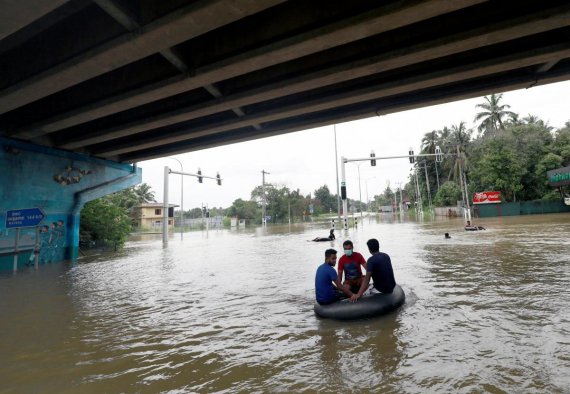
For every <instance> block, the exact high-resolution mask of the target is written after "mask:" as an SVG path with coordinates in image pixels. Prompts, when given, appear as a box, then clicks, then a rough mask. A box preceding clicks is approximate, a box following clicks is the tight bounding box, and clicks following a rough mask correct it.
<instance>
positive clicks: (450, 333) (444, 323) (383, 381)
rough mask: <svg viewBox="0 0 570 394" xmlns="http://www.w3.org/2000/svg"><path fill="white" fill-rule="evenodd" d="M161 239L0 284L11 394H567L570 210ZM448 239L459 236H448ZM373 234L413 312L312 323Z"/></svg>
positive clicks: (1, 344) (2, 381)
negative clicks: (341, 266)
mask: <svg viewBox="0 0 570 394" xmlns="http://www.w3.org/2000/svg"><path fill="white" fill-rule="evenodd" d="M475 224H478V225H483V226H485V227H486V228H487V230H486V231H478V232H465V231H463V229H462V222H461V221H460V220H459V219H452V220H436V221H427V220H426V221H423V222H416V221H400V220H399V219H398V218H396V219H393V218H391V217H382V218H369V219H368V218H365V219H364V220H363V223H361V225H360V227H359V228H358V229H351V230H350V231H349V232H348V234H346V235H345V234H343V231H338V230H337V239H336V241H333V242H331V243H327V242H324V243H315V242H308V241H307V240H308V239H312V238H314V237H316V236H326V235H327V234H328V229H327V228H326V227H325V225H317V224H314V225H311V224H305V225H294V226H280V227H270V228H267V229H261V228H257V229H245V230H239V231H236V230H233V231H230V230H214V231H209V232H207V233H206V232H194V233H186V234H185V235H184V237H183V239H180V235H179V234H174V235H172V236H171V238H170V243H169V247H168V248H167V249H163V248H162V245H161V238H160V235H152V236H145V237H141V238H139V239H137V240H133V241H131V242H129V243H128V244H127V246H126V248H125V249H124V250H122V251H120V252H119V253H118V254H111V255H109V254H101V255H96V256H91V257H85V258H81V259H80V260H79V261H78V262H77V263H76V264H74V265H72V264H71V263H62V264H51V265H44V266H40V268H39V270H38V271H34V270H33V269H30V270H29V271H21V272H18V273H17V274H16V275H12V274H11V273H3V274H2V275H0V393H39V392H41V393H82V394H85V393H123V392H124V393H133V392H137V393H191V392H198V393H233V392H315V391H318V392H356V391H364V392H382V393H418V392H453V393H570V290H569V286H570V242H569V240H570V238H569V236H568V235H569V233H570V215H568V214H555V215H536V216H524V217H505V218H493V219H481V220H476V223H475ZM445 232H449V233H450V234H451V236H452V238H451V239H444V233H445ZM372 237H375V238H378V239H379V240H380V248H381V250H382V251H384V252H387V253H388V254H390V255H391V257H392V262H393V266H394V271H395V276H396V280H397V282H398V283H399V284H400V285H401V286H402V288H403V289H404V291H405V292H406V295H407V299H406V304H405V305H404V306H403V307H402V308H401V309H399V310H397V311H396V312H394V313H391V314H389V315H386V316H383V317H379V318H374V319H369V320H362V321H355V322H336V321H330V320H321V319H318V318H316V317H315V315H314V313H313V297H314V290H313V281H314V273H315V270H316V268H317V266H318V265H319V264H320V263H321V262H322V261H323V258H324V256H323V255H324V250H325V249H326V248H327V247H331V246H332V247H335V248H336V249H338V250H342V246H341V245H342V241H343V240H344V239H346V238H350V239H351V240H353V241H354V243H355V250H357V251H360V252H362V253H363V254H364V256H365V257H369V253H368V251H367V250H366V240H367V239H369V238H372Z"/></svg>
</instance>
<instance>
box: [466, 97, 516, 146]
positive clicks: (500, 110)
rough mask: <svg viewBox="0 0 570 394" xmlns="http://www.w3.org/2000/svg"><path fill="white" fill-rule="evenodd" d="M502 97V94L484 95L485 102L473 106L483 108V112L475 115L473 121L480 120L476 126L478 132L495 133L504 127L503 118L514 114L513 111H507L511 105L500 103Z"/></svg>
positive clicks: (484, 133)
mask: <svg viewBox="0 0 570 394" xmlns="http://www.w3.org/2000/svg"><path fill="white" fill-rule="evenodd" d="M502 97H503V95H502V94H492V95H490V96H485V97H484V99H485V102H484V103H483V104H477V105H476V106H475V107H476V108H481V109H483V112H479V113H478V114H477V115H475V122H481V123H480V124H479V127H478V130H479V133H482V134H483V135H485V136H487V135H495V134H497V132H498V131H499V130H503V129H504V126H503V118H505V117H512V116H515V113H514V112H511V111H508V108H510V107H511V106H510V105H508V104H503V105H500V101H501V98H502Z"/></svg>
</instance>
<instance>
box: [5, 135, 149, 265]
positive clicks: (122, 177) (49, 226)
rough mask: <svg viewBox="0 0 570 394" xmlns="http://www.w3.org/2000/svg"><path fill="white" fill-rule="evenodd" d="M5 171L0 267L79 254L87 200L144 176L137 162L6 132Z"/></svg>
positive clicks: (136, 182) (119, 188)
mask: <svg viewBox="0 0 570 394" xmlns="http://www.w3.org/2000/svg"><path fill="white" fill-rule="evenodd" d="M0 171H1V173H0V270H6V269H13V267H14V264H15V263H16V266H17V267H18V268H19V267H24V266H25V265H26V264H30V263H34V262H35V260H36V259H37V261H38V263H39V264H43V263H50V262H57V261H62V260H66V259H74V258H76V257H77V254H78V251H79V217H80V213H81V208H83V206H84V205H85V203H86V202H88V201H91V200H94V199H96V198H99V197H102V196H105V195H107V194H111V193H114V192H117V191H119V190H123V189H125V188H127V187H130V186H134V185H136V184H138V183H140V182H141V178H142V171H141V169H139V168H137V167H136V166H134V165H130V164H123V163H116V162H113V161H108V160H102V159H97V158H93V157H90V156H87V155H82V154H78V153H72V152H67V151H62V150H58V149H52V148H48V147H44V146H39V145H34V144H30V143H26V142H22V141H18V140H13V139H9V138H4V137H0ZM36 208H38V209H39V211H38V210H36ZM38 212H40V214H39V215H37V213H38ZM19 214H21V219H19V218H18V215H19ZM26 215H27V216H26ZM41 216H44V217H43V218H41ZM17 234H19V236H18V239H17V240H16V235H17ZM16 241H17V242H16ZM34 252H36V253H35V254H34ZM14 256H17V258H14Z"/></svg>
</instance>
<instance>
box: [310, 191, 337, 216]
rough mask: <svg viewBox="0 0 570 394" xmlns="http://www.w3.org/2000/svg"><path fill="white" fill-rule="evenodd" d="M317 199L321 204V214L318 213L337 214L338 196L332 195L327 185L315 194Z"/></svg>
mask: <svg viewBox="0 0 570 394" xmlns="http://www.w3.org/2000/svg"><path fill="white" fill-rule="evenodd" d="M314 196H315V199H317V200H318V201H319V202H320V205H319V208H320V212H317V213H323V212H324V213H328V212H330V211H333V212H336V210H337V207H338V204H337V195H336V194H335V195H333V194H331V192H330V190H329V187H328V186H327V185H323V186H321V187H319V188H318V189H317V190H315V192H314Z"/></svg>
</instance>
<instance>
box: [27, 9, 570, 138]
mask: <svg viewBox="0 0 570 394" xmlns="http://www.w3.org/2000/svg"><path fill="white" fill-rule="evenodd" d="M565 11H566V12H565V13H563V14H562V15H561V14H559V13H554V14H548V16H545V15H544V13H542V12H541V13H539V14H537V15H534V17H533V18H530V17H525V18H520V19H517V20H514V21H511V23H509V24H508V25H506V24H504V23H501V24H497V25H494V26H488V27H485V28H477V29H474V30H471V31H466V32H461V33H458V34H455V35H450V36H447V37H445V38H442V39H437V40H433V41H430V42H427V43H421V44H418V45H415V46H412V47H408V48H401V49H399V50H395V51H392V52H389V53H384V54H381V55H378V56H374V57H370V58H365V59H363V60H360V61H354V62H352V63H350V64H343V65H340V66H335V67H330V68H328V69H322V70H319V71H316V72H313V73H309V74H304V75H302V76H300V77H297V78H291V79H288V80H284V81H280V82H277V83H274V84H271V85H268V86H263V87H261V88H258V89H252V90H250V91H247V92H244V93H241V94H237V95H232V96H227V97H225V98H224V99H222V100H217V101H213V102H208V103H205V104H200V105H196V106H192V107H190V108H187V109H181V110H176V111H171V112H168V113H166V114H161V115H157V116H153V117H149V118H146V119H140V120H137V121H135V122H131V123H129V124H127V125H123V126H117V127H114V128H112V129H108V130H99V131H98V132H97V133H94V134H92V135H88V136H85V135H77V136H76V137H75V138H73V137H72V138H71V139H68V140H67V141H66V142H65V143H64V144H61V145H58V146H59V147H61V148H65V149H77V148H81V147H86V146H89V145H93V144H95V143H101V142H105V141H109V140H112V139H116V138H121V137H125V136H128V135H132V134H135V133H141V132H144V131H147V130H151V129H154V128H158V127H164V126H168V125H173V124H176V123H180V122H183V121H187V120H191V119H195V118H199V117H203V116H207V115H212V114H215V113H218V112H222V111H225V110H230V109H231V108H235V107H243V106H246V105H250V104H254V103H258V102H262V101H267V100H272V99H275V98H278V97H283V96H287V95H291V94H295V93H300V92H304V91H308V90H311V89H317V88H320V87H323V86H328V85H332V84H335V83H340V82H344V81H348V80H352V79H356V78H360V77H365V76H368V75H372V74H375V73H380V72H384V71H389V70H393V69H396V68H399V67H404V66H409V65H411V64H415V63H420V62H424V61H428V60H433V59H436V58H439V57H443V56H449V55H453V54H456V53H461V52H465V51H469V50H473V49H477V48H480V47H484V46H487V45H492V44H497V43H501V42H505V41H509V40H513V39H517V38H520V37H525V36H527V35H532V34H536V33H540V32H542V31H545V30H550V29H552V28H553V26H555V27H562V26H566V25H568V24H570V18H569V16H570V7H565ZM78 116H81V115H78ZM68 120H69V118H68V119H67V120H63V121H55V123H51V124H48V125H46V124H41V125H36V126H32V127H31V129H25V130H22V131H21V132H19V133H18V135H19V136H20V137H22V138H30V137H34V136H36V135H41V134H42V133H44V132H45V131H47V130H46V129H49V130H50V131H51V132H53V131H57V129H59V128H60V127H62V126H63V124H62V122H63V123H67V121H68ZM38 129H41V131H40V130H38ZM30 130H36V131H35V132H34V131H30Z"/></svg>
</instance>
